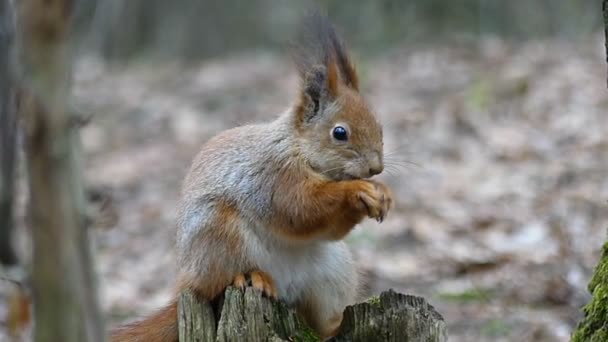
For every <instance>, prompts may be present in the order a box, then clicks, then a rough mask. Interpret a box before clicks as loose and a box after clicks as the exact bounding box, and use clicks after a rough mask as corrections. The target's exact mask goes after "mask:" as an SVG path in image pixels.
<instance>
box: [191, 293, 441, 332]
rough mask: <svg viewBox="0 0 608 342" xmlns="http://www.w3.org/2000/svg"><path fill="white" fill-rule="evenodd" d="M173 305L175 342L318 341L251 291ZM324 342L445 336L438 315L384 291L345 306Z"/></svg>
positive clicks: (277, 305) (288, 312)
mask: <svg viewBox="0 0 608 342" xmlns="http://www.w3.org/2000/svg"><path fill="white" fill-rule="evenodd" d="M179 303H180V304H179V327H180V335H179V340H180V341H181V342H191V341H275V342H278V341H320V339H319V337H317V336H316V334H315V333H314V332H313V331H312V330H311V329H310V328H308V326H307V325H306V324H305V323H304V322H303V320H302V319H301V318H300V317H299V316H298V315H297V314H296V313H295V311H294V310H293V309H292V308H290V307H288V306H287V305H285V304H284V303H282V302H280V301H274V300H271V299H268V298H265V297H263V296H262V295H261V294H260V293H259V292H257V291H256V290H254V289H253V288H251V287H248V288H247V289H245V291H241V290H238V289H235V288H232V287H229V288H228V289H227V290H226V292H225V293H224V297H223V298H221V299H220V300H219V303H217V305H215V310H214V305H212V304H211V303H208V302H205V301H197V300H196V298H195V297H193V296H192V294H191V293H189V292H187V291H186V292H183V293H182V294H181V296H180V301H179ZM214 312H215V313H214ZM330 341H334V342H342V341H361V342H364V341H366V342H367V341H372V342H373V341H395V342H396V341H400V342H401V341H425V342H426V341H428V342H444V341H447V333H446V327H445V323H444V321H443V318H442V317H441V315H440V314H439V313H437V311H435V309H434V308H433V307H432V306H430V305H429V304H428V303H427V302H426V301H425V300H424V299H423V298H419V297H414V296H408V295H403V294H399V293H396V292H394V291H392V290H389V291H386V292H383V293H382V294H380V296H379V297H375V298H372V299H370V300H369V301H367V302H365V303H360V304H356V305H353V306H349V307H347V308H346V310H345V311H344V320H343V322H342V325H341V326H340V329H339V332H338V334H337V335H336V336H335V337H333V338H332V339H330Z"/></svg>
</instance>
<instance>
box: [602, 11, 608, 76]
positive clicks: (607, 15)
mask: <svg viewBox="0 0 608 342" xmlns="http://www.w3.org/2000/svg"><path fill="white" fill-rule="evenodd" d="M602 13H603V14H604V39H605V43H604V46H605V47H606V64H608V0H604V1H603V2H602ZM606 84H607V85H608V76H607V77H606Z"/></svg>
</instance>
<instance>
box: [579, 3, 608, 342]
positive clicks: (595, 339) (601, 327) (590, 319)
mask: <svg viewBox="0 0 608 342" xmlns="http://www.w3.org/2000/svg"><path fill="white" fill-rule="evenodd" d="M602 13H603V14H604V30H605V39H606V40H605V46H606V64H608V0H604V1H603V2H602ZM607 77H608V76H607ZM607 82H608V78H607ZM588 289H589V292H590V293H591V295H592V297H591V301H590V302H589V303H587V305H585V307H584V308H583V313H584V316H583V319H582V320H581V321H580V322H579V323H578V326H577V327H576V329H575V330H574V333H573V334H572V342H600V341H608V241H606V243H605V244H604V247H603V249H602V256H601V257H600V261H599V262H598V264H597V267H596V268H595V272H594V273H593V277H592V278H591V281H590V282H589V286H588Z"/></svg>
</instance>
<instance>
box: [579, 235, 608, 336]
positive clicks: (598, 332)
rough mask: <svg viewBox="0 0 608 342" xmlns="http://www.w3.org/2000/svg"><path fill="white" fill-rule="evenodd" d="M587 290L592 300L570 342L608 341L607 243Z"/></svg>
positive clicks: (586, 307) (584, 309)
mask: <svg viewBox="0 0 608 342" xmlns="http://www.w3.org/2000/svg"><path fill="white" fill-rule="evenodd" d="M588 288H589V292H591V295H592V298H591V301H590V302H589V303H587V305H585V307H584V308H583V312H584V315H585V316H584V317H583V319H582V320H581V321H580V322H579V324H578V326H577V328H576V330H575V331H574V334H573V335H572V342H601V341H608V295H607V294H608V242H606V244H604V248H603V250H602V256H601V258H600V262H599V263H598V265H597V267H596V269H595V272H594V273H593V278H591V281H590V282H589V287H588Z"/></svg>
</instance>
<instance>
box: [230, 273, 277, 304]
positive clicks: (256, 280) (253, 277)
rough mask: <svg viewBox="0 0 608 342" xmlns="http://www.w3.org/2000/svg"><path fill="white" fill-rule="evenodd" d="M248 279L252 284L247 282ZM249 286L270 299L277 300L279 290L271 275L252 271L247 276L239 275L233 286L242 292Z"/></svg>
mask: <svg viewBox="0 0 608 342" xmlns="http://www.w3.org/2000/svg"><path fill="white" fill-rule="evenodd" d="M247 278H249V280H250V282H249V281H247ZM249 284H251V286H252V287H253V288H254V289H256V290H259V291H261V292H262V293H264V294H265V295H267V296H268V297H271V298H275V299H276V298H277V288H276V286H275V285H274V280H272V277H270V275H269V274H267V273H265V272H262V271H259V270H256V271H251V272H250V273H248V274H247V276H245V274H243V273H240V274H237V275H236V276H235V277H234V280H233V281H232V285H234V286H235V287H238V288H240V289H241V290H244V289H245V287H247V285H249Z"/></svg>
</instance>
